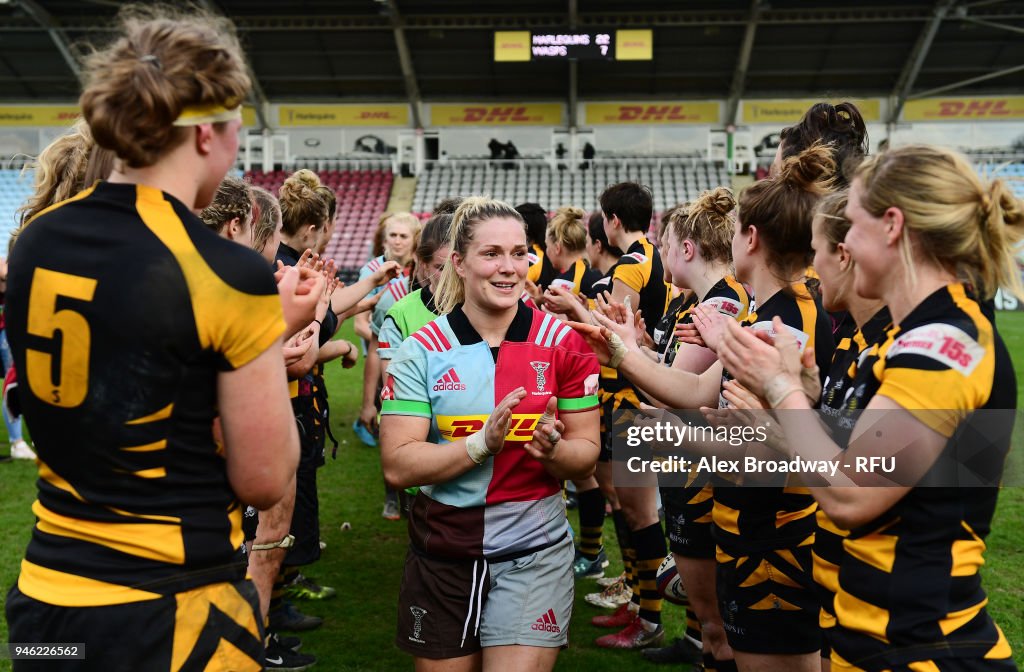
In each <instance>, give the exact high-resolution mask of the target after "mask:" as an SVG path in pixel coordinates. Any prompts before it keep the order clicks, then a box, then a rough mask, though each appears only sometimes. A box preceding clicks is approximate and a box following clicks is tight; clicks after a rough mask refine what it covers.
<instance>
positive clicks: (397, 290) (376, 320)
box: [370, 275, 411, 349]
mask: <svg viewBox="0 0 1024 672" xmlns="http://www.w3.org/2000/svg"><path fill="white" fill-rule="evenodd" d="M410 282H411V278H410V277H409V276H408V275H400V276H398V277H397V278H395V279H394V280H392V281H391V282H389V283H388V284H386V285H384V291H383V292H382V293H381V297H380V298H379V299H377V305H375V306H374V307H373V313H372V315H371V317H370V331H371V332H372V333H373V335H374V336H377V337H378V340H379V338H380V328H381V325H383V324H384V318H385V317H386V316H387V314H388V310H390V309H391V307H392V306H394V305H395V304H396V303H398V302H399V301H400V300H401V299H404V298H405V297H406V296H407V295H408V294H409V283H410ZM377 347H378V349H379V348H380V345H379V344H378V345H377Z"/></svg>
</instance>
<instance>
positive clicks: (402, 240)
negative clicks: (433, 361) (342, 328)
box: [352, 212, 420, 446]
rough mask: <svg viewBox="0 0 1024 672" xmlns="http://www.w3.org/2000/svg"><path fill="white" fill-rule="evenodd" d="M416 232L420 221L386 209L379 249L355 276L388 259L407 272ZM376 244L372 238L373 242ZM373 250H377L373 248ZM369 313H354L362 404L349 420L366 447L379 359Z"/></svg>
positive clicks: (372, 431)
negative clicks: (360, 350) (360, 358)
mask: <svg viewBox="0 0 1024 672" xmlns="http://www.w3.org/2000/svg"><path fill="white" fill-rule="evenodd" d="M419 231H420V220H418V219H416V216H415V215H413V214H412V213H409V212H386V213H384V214H383V215H381V217H380V224H379V226H378V228H377V235H378V236H379V237H380V242H381V247H382V248H383V250H382V251H381V252H380V253H379V254H378V255H377V256H375V257H374V258H373V259H370V261H368V262H366V264H364V265H363V267H362V268H360V269H359V279H360V280H362V279H364V278H368V277H370V276H371V275H373V274H374V273H376V272H377V270H378V269H380V268H381V267H383V266H384V265H385V264H386V263H387V262H388V261H389V260H390V261H392V262H397V263H398V264H399V266H400V267H401V269H402V271H403V275H407V274H408V272H409V268H408V265H409V263H410V262H412V260H413V252H414V251H415V249H416V238H417V236H418V235H419ZM374 242H375V243H376V239H375V241H374ZM374 252H377V250H376V249H375V250H374ZM383 291H385V289H384V287H383V286H380V285H378V286H377V287H375V288H373V289H372V290H371V291H370V292H369V293H368V294H366V298H370V297H372V296H376V295H377V294H378V293H380V292H383ZM372 317H373V316H372V313H370V312H364V313H359V314H358V315H356V318H355V331H356V335H357V336H359V338H361V339H362V340H363V352H364V354H365V355H366V362H365V365H364V366H363V403H362V406H361V407H360V410H359V417H358V418H356V420H355V422H353V423H352V431H354V432H355V433H356V436H358V437H359V440H360V441H362V442H363V443H365V444H366V445H368V446H376V445H377V439H376V438H375V435H376V433H377V405H376V404H377V382H378V381H379V380H380V358H379V357H378V356H377V335H376V334H374V333H373V332H372V330H371V328H370V322H371V321H372Z"/></svg>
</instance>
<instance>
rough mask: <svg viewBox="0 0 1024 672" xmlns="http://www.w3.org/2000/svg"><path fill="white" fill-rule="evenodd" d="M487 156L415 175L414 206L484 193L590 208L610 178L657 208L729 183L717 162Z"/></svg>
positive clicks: (511, 199)
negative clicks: (504, 161) (629, 185)
mask: <svg viewBox="0 0 1024 672" xmlns="http://www.w3.org/2000/svg"><path fill="white" fill-rule="evenodd" d="M490 163H491V162H489V161H480V162H477V163H475V164H472V165H459V166H444V165H440V164H439V165H437V166H435V167H434V169H433V170H428V171H426V172H425V173H424V174H423V175H421V176H420V178H419V181H418V183H417V185H416V195H415V196H414V197H413V205H412V209H413V212H415V213H417V214H422V213H427V212H429V211H430V210H431V208H433V206H434V204H435V203H437V201H439V200H441V199H442V198H446V197H448V196H454V195H468V194H489V195H491V196H493V197H494V198H498V199H501V200H504V201H508V202H510V203H522V202H524V201H532V202H536V203H540V204H542V205H543V206H544V207H546V208H548V209H549V210H555V209H557V208H559V207H561V206H563V205H575V206H579V207H581V208H584V209H587V210H592V209H594V208H595V207H596V206H597V199H598V196H600V195H601V192H602V191H603V190H604V188H605V187H607V186H608V185H609V184H614V183H616V182H622V181H627V180H635V181H637V182H640V183H642V184H646V185H647V186H649V187H650V188H651V191H652V192H653V193H654V209H655V211H658V212H660V211H662V210H665V209H666V208H669V207H671V206H672V205H675V204H676V203H679V202H682V201H685V200H688V199H691V198H694V197H696V196H697V195H699V194H700V193H701V192H702V191H704V190H705V189H711V188H713V187H717V186H721V185H723V184H724V185H728V184H731V178H730V176H729V174H728V171H727V170H726V169H725V168H724V167H722V166H721V165H717V164H712V163H704V162H695V161H686V160H680V159H674V160H672V159H663V158H646V159H642V158H634V159H632V160H629V161H616V162H607V163H606V162H598V161H595V162H593V165H592V166H591V167H590V169H589V170H581V171H578V172H569V171H567V170H553V169H552V168H550V167H549V166H547V165H530V164H525V165H520V166H519V167H518V169H517V170H502V169H500V168H499V169H495V168H493V167H492V166H491V165H490Z"/></svg>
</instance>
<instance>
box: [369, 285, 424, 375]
mask: <svg viewBox="0 0 1024 672" xmlns="http://www.w3.org/2000/svg"><path fill="white" fill-rule="evenodd" d="M436 317H437V307H436V306H435V305H434V295H433V294H431V293H430V288H429V287H422V288H420V289H417V290H416V291H415V292H412V293H411V294H408V295H406V296H405V297H404V298H402V299H401V300H399V301H398V302H397V303H395V305H393V306H391V308H389V309H388V313H387V315H385V316H384V323H383V324H381V327H380V333H379V334H378V335H377V356H378V357H380V358H381V359H391V356H392V355H393V354H394V353H396V352H398V348H399V346H400V345H402V341H404V340H405V339H406V338H408V337H409V335H410V334H412V333H413V332H414V331H419V330H420V329H421V328H422V327H423V326H424V325H425V324H427V323H428V322H432V321H433V320H434V319H435V318H436Z"/></svg>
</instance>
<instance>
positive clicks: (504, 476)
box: [381, 303, 598, 559]
mask: <svg viewBox="0 0 1024 672" xmlns="http://www.w3.org/2000/svg"><path fill="white" fill-rule="evenodd" d="M597 379H598V363H597V358H596V357H595V356H594V353H593V352H592V351H591V350H590V348H589V347H588V346H587V344H586V343H585V342H584V341H583V338H582V337H581V336H579V334H577V333H576V332H574V331H573V330H572V328H571V327H569V326H568V325H566V324H565V323H564V322H561V321H560V320H558V319H557V318H555V317H553V316H551V315H547V314H545V313H542V312H540V311H537V310H532V309H530V308H528V307H526V306H525V305H523V304H522V303H520V305H519V309H518V312H517V313H516V316H515V318H514V319H513V321H512V324H511V325H510V326H509V329H508V333H507V334H506V337H505V340H504V341H503V342H502V343H501V345H500V346H499V347H498V348H494V349H492V348H491V347H490V346H489V345H488V344H487V342H486V341H484V340H483V339H482V338H481V337H480V335H479V334H478V333H477V332H476V330H475V329H474V328H473V326H472V325H471V324H470V322H469V319H468V318H467V317H466V315H465V313H463V312H462V309H461V307H456V308H455V309H454V310H453V311H452V312H451V313H449V314H447V315H443V316H441V317H439V318H437V319H436V320H434V321H433V322H431V323H429V324H427V325H426V326H425V327H423V328H422V329H420V330H419V331H417V332H415V333H413V334H412V335H411V336H410V337H409V338H408V339H406V341H405V342H404V343H403V344H402V346H401V347H400V348H399V350H398V352H397V353H396V354H395V355H394V357H393V358H392V360H391V365H390V366H389V367H388V375H387V382H386V384H385V386H384V390H383V392H382V393H381V399H382V401H383V408H382V411H381V415H382V416H387V415H411V416H416V417H422V418H429V419H430V430H429V433H428V436H427V437H426V440H427V441H429V442H431V443H439V444H444V443H449V442H452V441H456V440H458V439H461V438H464V437H467V436H469V435H470V434H473V433H475V432H477V431H480V430H481V429H483V427H484V422H485V421H486V420H487V418H488V417H489V416H490V414H491V412H492V411H493V410H494V406H495V405H496V404H497V403H498V402H499V401H501V400H502V399H504V398H505V396H506V395H508V394H509V393H510V392H512V391H513V390H515V389H516V388H518V387H524V388H526V390H527V397H526V398H525V399H523V401H521V402H520V403H519V405H518V406H517V407H516V408H515V410H514V412H513V415H512V422H511V425H510V427H509V432H508V435H507V436H506V443H505V447H504V449H503V450H502V451H501V453H499V454H498V455H496V456H495V457H493V458H491V459H489V460H487V461H486V462H485V463H484V464H482V465H480V466H478V467H475V468H473V469H471V470H470V471H468V472H466V473H465V474H463V475H461V476H459V477H457V478H454V479H452V480H451V481H448V482H446V483H435V484H432V485H426V486H423V487H422V488H420V493H419V495H418V496H417V497H416V499H415V500H414V502H413V507H412V511H410V514H409V536H410V538H411V541H412V544H413V546H414V547H415V548H416V549H418V550H419V551H421V552H424V553H427V554H430V555H435V556H442V557H455V558H473V557H481V556H482V557H486V558H489V559H494V558H500V557H504V556H508V555H510V554H517V553H521V552H524V551H528V550H530V549H533V548H540V547H543V546H545V545H548V544H552V543H554V542H557V541H558V540H559V539H561V538H562V537H563V536H564V535H565V532H566V527H565V505H564V503H563V501H562V495H561V483H560V482H559V481H558V480H556V479H555V478H553V477H552V476H550V475H549V474H548V473H547V471H545V469H544V467H543V466H542V465H541V463H540V462H538V461H537V460H535V459H533V458H532V457H530V455H529V454H528V453H527V452H526V451H525V450H524V449H523V444H525V443H526V442H528V441H530V440H531V438H532V436H533V431H534V429H535V428H536V425H537V421H538V420H539V419H540V416H541V415H542V414H543V413H544V408H545V406H546V405H547V402H548V399H549V398H550V397H551V396H554V397H556V398H557V399H558V409H559V413H572V412H579V411H586V410H591V409H594V408H597ZM425 450H429V447H428V448H425Z"/></svg>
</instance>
